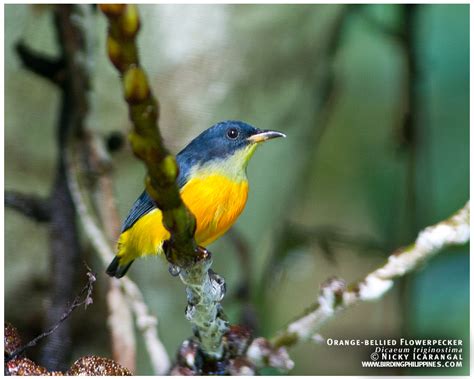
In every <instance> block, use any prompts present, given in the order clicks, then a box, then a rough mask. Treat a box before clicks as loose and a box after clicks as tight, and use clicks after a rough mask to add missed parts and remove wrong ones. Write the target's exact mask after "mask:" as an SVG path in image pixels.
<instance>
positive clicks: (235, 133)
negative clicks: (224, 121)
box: [227, 128, 239, 139]
mask: <svg viewBox="0 0 474 379" xmlns="http://www.w3.org/2000/svg"><path fill="white" fill-rule="evenodd" d="M238 136H239V131H238V130H237V128H230V129H229V130H227V137H229V138H230V139H236V138H237V137H238Z"/></svg>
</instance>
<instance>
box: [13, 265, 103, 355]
mask: <svg viewBox="0 0 474 379" xmlns="http://www.w3.org/2000/svg"><path fill="white" fill-rule="evenodd" d="M86 267H87V265H86ZM86 275H87V283H86V284H85V286H84V287H83V288H82V290H81V292H80V293H79V295H77V296H76V297H75V298H74V301H73V302H72V304H71V305H70V306H69V308H68V309H67V310H66V311H65V312H64V313H63V315H62V316H61V318H60V319H59V320H58V321H57V322H56V323H55V324H54V325H53V326H52V327H51V328H50V329H48V330H47V331H46V332H44V333H41V334H40V335H39V336H37V337H35V338H33V339H32V340H31V341H30V342H28V343H27V344H25V345H24V346H22V347H20V348H18V349H17V350H15V351H14V352H12V353H11V354H9V355H8V356H7V357H6V359H5V360H6V361H7V362H8V361H10V360H12V359H14V358H16V357H18V356H19V355H21V354H22V353H23V352H24V351H25V350H27V349H29V348H30V347H33V346H36V345H37V344H38V342H40V341H41V340H42V339H43V338H46V337H48V336H50V335H51V334H53V333H54V332H55V331H56V329H58V328H59V326H60V325H61V324H62V323H63V321H64V320H66V319H67V318H69V316H70V315H71V313H72V312H73V311H74V310H75V309H76V308H77V307H80V306H81V305H84V306H85V308H87V306H89V305H90V304H92V302H93V300H92V290H93V289H94V283H95V281H96V277H95V274H94V273H93V272H92V271H91V270H90V268H89V267H87V273H86ZM84 295H85V296H84ZM83 296H84V298H82V297H83Z"/></svg>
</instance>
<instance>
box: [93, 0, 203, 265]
mask: <svg viewBox="0 0 474 379" xmlns="http://www.w3.org/2000/svg"><path fill="white" fill-rule="evenodd" d="M100 8H101V10H102V11H103V12H104V14H105V15H106V16H107V18H108V21H109V33H108V38H107V49H108V54H109V57H110V60H111V61H112V63H113V64H114V65H115V67H116V68H117V70H118V71H119V73H120V76H121V79H122V84H123V90H124V95H125V100H126V101H127V103H128V106H129V114H130V119H131V121H132V123H133V131H132V132H131V133H130V134H129V140H130V143H131V145H132V149H133V153H134V154H135V155H136V156H137V157H138V158H139V159H141V160H142V161H143V162H144V163H145V165H146V167H147V170H148V173H147V178H146V181H145V183H146V184H145V185H146V190H147V192H148V194H149V195H150V196H151V198H152V199H153V200H154V202H155V203H156V205H157V207H158V208H159V209H160V210H161V211H162V213H163V225H164V227H165V228H166V229H167V230H168V231H169V232H170V234H171V237H170V240H169V241H170V243H169V244H168V251H167V258H168V260H169V261H170V263H172V264H174V265H177V266H179V267H188V266H190V265H192V264H193V263H194V262H195V260H196V253H195V252H196V248H197V245H196V242H195V241H194V230H195V227H196V221H195V219H194V216H193V215H192V213H191V212H189V210H188V209H187V208H186V206H185V205H184V203H183V201H182V200H181V197H180V194H179V189H178V185H177V183H176V179H177V177H178V172H179V167H178V164H177V162H176V158H175V157H174V156H173V155H172V154H171V153H170V152H169V151H168V150H167V149H166V147H165V146H164V144H163V139H162V137H161V134H160V131H159V128H158V117H159V105H158V102H157V100H156V99H155V98H154V96H153V94H152V92H151V89H150V87H149V84H148V80H147V77H146V74H145V72H144V70H143V69H142V68H141V67H140V62H139V57H138V52H137V50H138V49H137V46H136V43H135V38H136V36H137V33H138V30H139V28H140V20H139V16H138V10H137V7H136V6H135V5H112V4H103V5H101V6H100Z"/></svg>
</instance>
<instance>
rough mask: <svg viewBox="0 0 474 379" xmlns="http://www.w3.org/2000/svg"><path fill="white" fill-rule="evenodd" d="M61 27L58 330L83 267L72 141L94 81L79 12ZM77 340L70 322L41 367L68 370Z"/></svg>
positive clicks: (72, 9) (55, 242)
mask: <svg viewBox="0 0 474 379" xmlns="http://www.w3.org/2000/svg"><path fill="white" fill-rule="evenodd" d="M54 16H55V25H56V33H57V38H58V44H59V46H60V47H61V55H62V57H61V59H60V61H61V62H63V64H64V67H63V69H64V76H63V77H62V81H60V82H58V83H59V85H60V89H61V101H62V103H61V111H60V117H59V121H58V125H57V130H56V139H57V146H58V156H57V163H56V176H55V180H54V185H53V189H52V192H51V197H50V241H51V267H52V273H51V278H52V279H51V287H52V291H51V305H50V306H49V308H48V312H47V315H46V323H47V324H48V325H52V324H53V323H54V322H56V320H57V319H58V318H59V317H60V316H61V315H62V314H63V313H64V310H65V307H66V306H67V303H68V302H69V301H70V299H71V298H72V297H73V295H74V292H75V285H76V275H77V267H80V254H81V252H80V243H79V235H78V230H77V226H76V214H75V210H74V204H73V201H72V198H71V194H70V192H69V188H68V185H67V177H66V163H65V162H66V158H65V156H66V151H67V141H68V140H69V139H70V138H71V136H72V135H73V134H75V133H78V132H80V130H81V129H82V127H83V124H84V120H85V117H86V115H87V112H88V104H87V95H86V93H87V90H88V86H89V78H88V73H87V70H86V69H85V67H84V64H83V62H85V60H84V54H85V46H84V36H83V33H82V30H81V28H80V26H79V25H78V23H77V22H73V20H72V19H73V17H80V14H79V12H78V8H77V7H76V6H68V5H58V6H57V7H56V9H55V14H54ZM71 348H72V336H71V325H70V320H66V322H64V323H63V325H61V326H60V327H59V328H58V330H57V331H56V332H55V333H54V334H53V335H51V336H50V338H48V339H47V340H46V343H45V345H44V347H43V349H42V354H41V355H42V358H41V361H42V362H43V364H44V365H45V366H46V367H47V368H48V369H50V370H64V369H65V368H66V367H67V365H66V364H67V361H68V360H69V359H70V354H71Z"/></svg>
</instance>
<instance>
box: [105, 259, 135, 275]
mask: <svg viewBox="0 0 474 379" xmlns="http://www.w3.org/2000/svg"><path fill="white" fill-rule="evenodd" d="M132 263H133V261H131V262H129V263H127V264H126V265H125V266H122V265H120V258H119V257H115V258H114V259H113V260H112V262H110V264H109V267H107V270H106V271H105V272H106V273H107V274H108V275H110V276H114V277H116V278H118V279H120V278H121V277H122V276H124V275H125V274H126V273H127V271H128V269H129V268H130V266H131V265H132Z"/></svg>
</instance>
